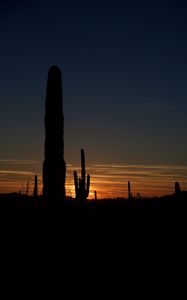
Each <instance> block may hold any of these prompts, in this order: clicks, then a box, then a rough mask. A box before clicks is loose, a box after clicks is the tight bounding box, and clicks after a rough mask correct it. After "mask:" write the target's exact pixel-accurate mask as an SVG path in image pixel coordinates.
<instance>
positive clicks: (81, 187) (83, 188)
mask: <svg viewBox="0 0 187 300" xmlns="http://www.w3.org/2000/svg"><path fill="white" fill-rule="evenodd" d="M74 184H75V194H76V199H77V200H78V201H79V202H82V203H85V202H86V199H87V198H88V196H89V190H90V175H87V181H86V168H85V155H84V150H83V149H81V178H79V180H78V177H77V172H76V171H74Z"/></svg>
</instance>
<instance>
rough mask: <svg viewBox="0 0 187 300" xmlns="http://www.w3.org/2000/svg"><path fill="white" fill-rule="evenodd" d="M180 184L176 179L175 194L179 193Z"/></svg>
mask: <svg viewBox="0 0 187 300" xmlns="http://www.w3.org/2000/svg"><path fill="white" fill-rule="evenodd" d="M180 191H181V189H180V184H179V182H178V181H176V182H175V195H178V194H179V193H180Z"/></svg>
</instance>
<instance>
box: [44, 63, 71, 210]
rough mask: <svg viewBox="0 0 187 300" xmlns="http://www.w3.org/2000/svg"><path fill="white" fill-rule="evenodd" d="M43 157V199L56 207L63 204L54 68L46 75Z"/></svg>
mask: <svg viewBox="0 0 187 300" xmlns="http://www.w3.org/2000/svg"><path fill="white" fill-rule="evenodd" d="M44 156H45V159H44V163H43V195H44V199H45V201H46V202H47V204H48V205H49V206H50V207H59V206H61V204H62V203H63V201H65V175H66V165H65V161H64V115H63V96H62V76H61V71H60V69H59V68H58V67H57V66H52V67H51V68H50V69H49V72H48V80H47V91H46V101H45V153H44Z"/></svg>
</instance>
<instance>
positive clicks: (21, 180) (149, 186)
mask: <svg viewBox="0 0 187 300" xmlns="http://www.w3.org/2000/svg"><path fill="white" fill-rule="evenodd" d="M41 165H42V164H41V162H35V165H34V163H31V161H28V163H27V161H23V162H21V161H18V162H16V160H9V161H8V160H5V161H3V162H2V161H1V160H0V193H8V192H19V191H21V192H22V193H24V191H25V190H26V186H27V182H28V180H29V195H32V194H33V190H34V175H35V174H38V191H39V194H42V174H41ZM33 166H34V167H33ZM73 170H78V176H80V167H78V166H74V165H70V164H67V174H66V195H67V196H70V197H75V188H74V178H73ZM86 173H87V174H90V176H91V183H90V194H89V199H94V198H95V194H94V192H95V191H96V192H97V198H98V199H104V198H127V197H128V186H127V183H128V181H130V182H131V193H132V195H133V196H135V197H136V196H138V195H140V196H141V197H154V196H163V195H167V194H172V193H174V183H175V181H179V182H180V186H181V189H182V190H187V166H172V165H168V166H166V165H126V164H92V165H88V166H87V169H86Z"/></svg>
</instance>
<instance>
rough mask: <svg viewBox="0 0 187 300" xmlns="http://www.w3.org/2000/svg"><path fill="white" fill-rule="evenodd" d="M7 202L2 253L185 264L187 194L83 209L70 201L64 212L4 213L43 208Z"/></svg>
mask: <svg viewBox="0 0 187 300" xmlns="http://www.w3.org/2000/svg"><path fill="white" fill-rule="evenodd" d="M6 200H7V202H6V204H4V203H5V198H4V199H1V205H0V231H1V241H0V243H1V248H0V249H1V252H3V253H6V255H10V256H17V255H18V256H19V257H32V258H35V259H36V258H37V259H41V260H42V259H43V260H44V259H45V258H46V257H47V258H48V259H49V258H51V259H52V260H55V259H57V260H58V259H59V258H60V259H63V258H64V259H65V258H67V259H70V261H72V260H75V261H76V260H77V259H78V260H80V259H81V260H83V259H86V260H88V261H92V260H94V259H96V258H97V259H101V260H102V259H106V258H107V257H108V259H109V260H110V261H111V260H113V261H116V262H117V261H118V262H119V263H120V261H123V262H125V263H126V264H129V263H132V264H133V263H134V262H136V263H138V262H139V263H140V262H143V261H144V260H145V259H146V261H148V260H149V259H150V260H152V259H153V258H154V259H158V258H159V257H162V258H166V259H168V258H170V259H171V260H173V259H174V258H181V259H183V258H184V257H185V256H186V253H187V245H186V240H187V195H186V193H181V194H180V195H179V196H178V197H176V196H175V195H172V196H166V197H163V198H160V199H152V200H151V199H149V200H145V199H140V200H132V201H131V202H128V201H122V200H119V201H106V202H104V201H97V202H96V203H95V202H89V204H88V205H87V206H84V207H82V206H75V205H74V204H73V203H72V202H71V201H69V204H67V205H66V206H65V207H64V208H62V209H61V210H55V209H53V210H51V209H49V208H48V209H5V207H6V208H7V207H8V208H12V207H13V208H18V207H19V208H28V207H29V208H30V207H33V208H36V207H37V208H42V205H41V203H40V205H38V203H37V205H36V203H35V202H34V199H31V198H30V199H27V200H26V199H21V200H20V199H18V198H17V203H16V201H15V202H14V205H12V204H11V203H12V202H13V199H9V204H8V199H6ZM14 200H15V199H14ZM27 201H28V202H27ZM39 201H40V202H42V199H39ZM26 203H27V204H26ZM10 204H11V205H10ZM3 208H4V209H3ZM65 260H66V259H65Z"/></svg>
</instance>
